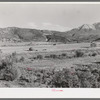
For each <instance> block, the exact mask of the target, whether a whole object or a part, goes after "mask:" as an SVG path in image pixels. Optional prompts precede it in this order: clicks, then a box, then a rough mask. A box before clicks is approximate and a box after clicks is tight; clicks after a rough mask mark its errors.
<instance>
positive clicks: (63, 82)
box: [51, 69, 79, 88]
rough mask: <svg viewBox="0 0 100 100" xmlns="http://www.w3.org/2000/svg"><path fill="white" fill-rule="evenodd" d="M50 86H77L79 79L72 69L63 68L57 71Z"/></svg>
mask: <svg viewBox="0 0 100 100" xmlns="http://www.w3.org/2000/svg"><path fill="white" fill-rule="evenodd" d="M51 83H52V87H62V88H64V87H66V88H67V87H79V80H78V77H77V75H76V74H75V72H74V71H71V70H69V69H63V70H62V71H57V72H55V74H54V75H53V77H52V80H51Z"/></svg>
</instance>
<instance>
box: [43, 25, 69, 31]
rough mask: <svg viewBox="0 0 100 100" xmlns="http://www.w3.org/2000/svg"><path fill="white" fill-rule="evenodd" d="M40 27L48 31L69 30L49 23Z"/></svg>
mask: <svg viewBox="0 0 100 100" xmlns="http://www.w3.org/2000/svg"><path fill="white" fill-rule="evenodd" d="M42 25H43V28H44V29H48V30H56V31H67V30H69V29H70V28H68V27H65V26H61V25H57V24H51V23H43V24H42Z"/></svg>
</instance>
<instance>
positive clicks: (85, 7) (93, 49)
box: [0, 2, 100, 91]
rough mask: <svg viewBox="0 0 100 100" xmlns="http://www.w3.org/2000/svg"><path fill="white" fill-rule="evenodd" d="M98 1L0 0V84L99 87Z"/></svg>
mask: <svg viewBox="0 0 100 100" xmlns="http://www.w3.org/2000/svg"><path fill="white" fill-rule="evenodd" d="M99 9H100V3H98V4H95V3H94V4H93V3H92V4H88V3H84V4H82V3H81V4H78V3H72V4H71V3H57V4H56V3H45V2H44V3H23V2H21V3H12V2H9V3H0V88H54V89H53V90H52V91H63V90H57V88H100V13H99Z"/></svg>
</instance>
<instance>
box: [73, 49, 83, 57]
mask: <svg viewBox="0 0 100 100" xmlns="http://www.w3.org/2000/svg"><path fill="white" fill-rule="evenodd" d="M83 56H84V53H83V52H82V51H80V50H76V51H75V57H83Z"/></svg>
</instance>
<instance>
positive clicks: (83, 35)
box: [0, 23, 100, 43]
mask: <svg viewBox="0 0 100 100" xmlns="http://www.w3.org/2000/svg"><path fill="white" fill-rule="evenodd" d="M0 41H3V42H4V41H6V42H22V41H24V42H26V41H42V42H43V41H47V42H63V43H70V42H92V41H100V23H94V24H92V25H89V24H84V25H82V26H80V27H78V28H74V29H72V30H70V31H67V32H58V31H49V30H37V29H29V28H18V27H7V28H0Z"/></svg>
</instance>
